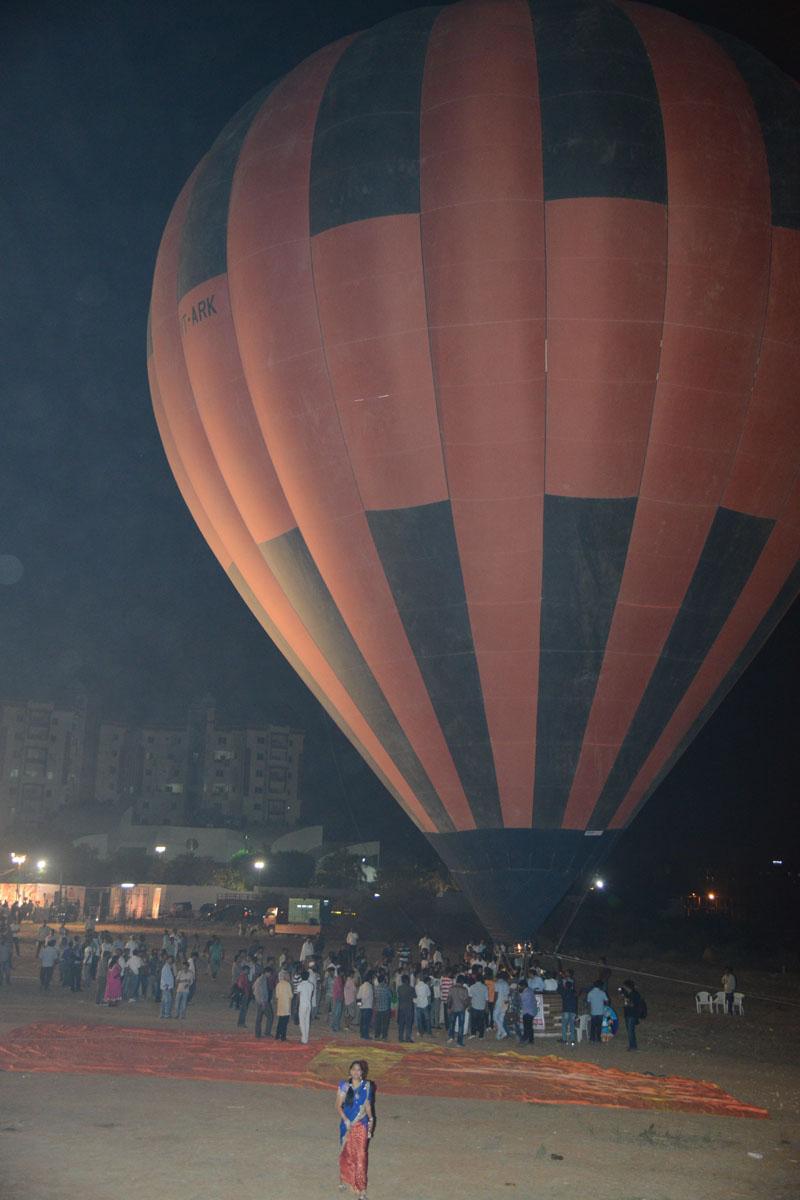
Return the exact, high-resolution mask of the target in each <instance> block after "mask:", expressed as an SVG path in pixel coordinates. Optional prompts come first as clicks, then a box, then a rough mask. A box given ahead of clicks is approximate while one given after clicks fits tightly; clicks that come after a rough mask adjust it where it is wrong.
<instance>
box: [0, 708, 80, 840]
mask: <svg viewBox="0 0 800 1200" xmlns="http://www.w3.org/2000/svg"><path fill="white" fill-rule="evenodd" d="M85 742H86V705H85V702H83V701H81V702H79V703H77V704H76V705H74V706H72V707H60V706H58V705H56V704H52V703H47V702H37V701H34V700H21V701H16V702H11V703H6V704H0V822H2V824H4V825H12V824H13V823H14V822H15V821H16V820H23V821H28V820H33V821H36V820H41V819H42V818H45V817H47V816H49V815H50V814H52V813H55V812H57V811H58V810H59V809H60V808H64V807H65V806H67V805H70V804H75V803H76V802H77V800H78V799H79V797H80V794H81V782H82V778H83V772H84V767H85V762H84V756H85Z"/></svg>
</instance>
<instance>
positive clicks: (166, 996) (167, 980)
mask: <svg viewBox="0 0 800 1200" xmlns="http://www.w3.org/2000/svg"><path fill="white" fill-rule="evenodd" d="M174 963H175V959H174V958H173V957H172V955H170V957H169V958H168V959H167V961H166V962H165V963H164V965H163V967H162V968H161V1012H160V1013H159V1016H160V1017H161V1018H162V1019H164V1020H168V1019H169V1017H171V1016H172V997H173V995H174V993H175V971H174Z"/></svg>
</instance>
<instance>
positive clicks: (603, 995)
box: [586, 979, 608, 1042]
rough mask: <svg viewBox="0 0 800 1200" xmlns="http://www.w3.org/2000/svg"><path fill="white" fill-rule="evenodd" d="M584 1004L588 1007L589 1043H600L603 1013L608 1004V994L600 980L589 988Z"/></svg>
mask: <svg viewBox="0 0 800 1200" xmlns="http://www.w3.org/2000/svg"><path fill="white" fill-rule="evenodd" d="M586 1003H587V1004H588V1006H589V1041H590V1042H600V1041H601V1040H602V1039H601V1031H602V1028H603V1013H604V1012H605V1007H606V1005H607V1004H608V994H607V992H606V989H605V987H604V986H603V981H602V979H598V980H596V981H595V983H594V984H593V985H592V986H591V987H590V988H589V991H588V993H587V995H586Z"/></svg>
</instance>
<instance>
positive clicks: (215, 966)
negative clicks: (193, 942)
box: [208, 934, 225, 979]
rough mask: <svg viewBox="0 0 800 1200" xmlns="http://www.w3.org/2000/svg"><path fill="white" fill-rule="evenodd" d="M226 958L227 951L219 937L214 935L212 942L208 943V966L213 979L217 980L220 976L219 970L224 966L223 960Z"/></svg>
mask: <svg viewBox="0 0 800 1200" xmlns="http://www.w3.org/2000/svg"><path fill="white" fill-rule="evenodd" d="M224 957H225V950H224V949H223V946H222V942H221V941H220V940H219V937H218V936H217V935H216V934H214V936H213V937H212V939H211V941H210V942H209V943H208V965H209V967H210V969H211V978H212V979H216V978H217V975H219V969H220V967H221V966H222V960H223V959H224Z"/></svg>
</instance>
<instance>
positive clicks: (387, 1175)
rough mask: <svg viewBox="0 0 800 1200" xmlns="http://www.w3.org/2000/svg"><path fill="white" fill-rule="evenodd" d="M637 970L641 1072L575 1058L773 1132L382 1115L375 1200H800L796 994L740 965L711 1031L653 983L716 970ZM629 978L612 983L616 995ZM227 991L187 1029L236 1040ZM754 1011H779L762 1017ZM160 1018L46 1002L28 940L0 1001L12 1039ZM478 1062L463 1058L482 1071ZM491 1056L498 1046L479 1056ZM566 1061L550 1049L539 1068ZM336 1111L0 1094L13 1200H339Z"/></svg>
mask: <svg viewBox="0 0 800 1200" xmlns="http://www.w3.org/2000/svg"><path fill="white" fill-rule="evenodd" d="M29 928H30V927H27V926H26V931H27V930H29ZM157 932H158V931H154V933H153V935H152V936H153V937H155V936H156V934H157ZM237 944H238V939H236V938H235V937H230V936H229V937H228V938H227V939H226V950H227V951H228V954H229V955H230V952H231V951H232V950H233V949H234V948H235V947H236V945H237ZM279 945H280V941H279V940H277V939H276V947H277V946H279ZM624 966H625V967H626V968H627V970H626V973H628V971H630V972H631V973H633V974H634V976H635V977H637V978H638V979H639V981H640V987H641V990H642V991H643V992H644V994H645V995H646V997H647V1002H648V1008H649V1017H648V1020H647V1021H646V1022H645V1023H643V1025H642V1026H641V1027H640V1043H641V1049H640V1050H639V1052H638V1054H637V1055H630V1054H628V1053H627V1052H626V1050H625V1043H624V1038H620V1037H618V1038H617V1039H616V1040H615V1041H614V1042H612V1043H610V1044H609V1045H606V1046H601V1047H594V1046H590V1045H589V1044H588V1043H587V1042H585V1041H584V1042H583V1043H582V1044H581V1046H580V1047H577V1048H576V1049H575V1050H573V1051H569V1053H571V1054H574V1055H576V1056H578V1057H579V1058H582V1059H585V1060H587V1061H596V1062H600V1063H602V1064H606V1065H609V1066H615V1067H618V1068H621V1069H625V1070H630V1069H633V1067H634V1066H635V1068H636V1069H637V1070H639V1071H646V1072H652V1073H653V1074H659V1075H660V1074H665V1075H685V1076H689V1077H691V1078H695V1079H698V1078H699V1079H705V1080H710V1081H713V1082H715V1083H718V1084H720V1085H721V1086H722V1087H723V1088H725V1089H726V1090H728V1091H730V1092H732V1093H733V1094H734V1095H735V1096H737V1097H738V1098H740V1099H742V1100H746V1101H749V1102H751V1103H754V1104H758V1105H762V1106H764V1107H767V1108H768V1109H769V1110H770V1118H769V1120H761V1121H759V1120H745V1119H734V1118H724V1117H707V1116H690V1115H687V1114H681V1113H672V1112H664V1113H660V1112H655V1111H645V1112H637V1111H631V1110H615V1109H602V1108H573V1107H561V1106H558V1107H557V1106H551V1105H526V1104H518V1103H510V1102H505V1103H485V1102H481V1101H480V1100H475V1101H465V1100H450V1099H438V1098H437V1099H431V1098H427V1097H420V1098H418V1099H417V1098H411V1097H407V1096H386V1097H383V1098H382V1099H381V1100H380V1103H379V1108H378V1125H377V1129H376V1134H375V1140H374V1143H373V1148H372V1152H371V1156H370V1188H369V1191H370V1197H371V1198H372V1200H381V1198H382V1197H386V1198H388V1197H392V1198H393V1200H396V1198H398V1197H399V1198H402V1200H445V1197H448V1198H449V1197H451V1196H454V1195H456V1196H460V1195H464V1194H467V1193H468V1194H469V1195H470V1196H473V1195H476V1196H482V1195H486V1194H489V1193H491V1194H492V1195H495V1194H501V1195H508V1196H515V1197H518V1200H533V1197H537V1198H539V1197H541V1196H542V1195H546V1196H548V1197H561V1196H563V1197H565V1198H566V1197H567V1196H571V1197H574V1196H588V1197H591V1200H736V1198H739V1197H742V1198H744V1197H748V1198H749V1197H753V1198H755V1197H759V1200H761V1198H763V1197H764V1196H768V1197H769V1200H797V1198H798V1196H800V1067H799V1066H798V1064H799V1063H800V1029H799V1028H798V1020H797V1016H798V1006H800V996H798V981H797V980H796V979H794V978H792V977H786V976H780V977H779V976H769V975H766V974H759V973H757V972H756V971H751V970H749V969H747V968H746V966H745V965H743V964H738V967H739V972H738V973H739V978H740V980H741V986H742V990H743V991H745V993H746V994H747V996H748V999H746V1001H745V1008H746V1015H745V1016H744V1017H741V1018H739V1017H731V1018H726V1017H722V1016H714V1017H711V1016H708V1015H707V1014H703V1015H701V1016H698V1015H697V1014H696V1012H695V1007H694V1000H693V992H694V988H693V987H692V986H689V985H683V984H676V983H669V982H663V981H657V980H652V979H648V978H647V977H646V976H645V975H644V974H642V973H641V972H644V971H652V972H653V973H655V974H663V975H670V976H674V977H680V978H681V979H685V980H692V981H696V982H697V983H698V984H706V985H707V986H709V987H711V986H712V985H713V986H714V987H715V988H716V981H717V978H718V976H719V975H720V974H721V971H720V970H718V969H717V968H709V967H705V966H703V965H702V964H697V963H688V962H687V963H675V962H673V961H670V963H669V965H668V966H667V965H666V964H664V963H660V964H659V963H651V962H648V963H632V962H626V963H625V964H624ZM637 972H639V974H638V976H637ZM576 975H577V978H578V982H579V984H582V983H584V982H589V981H590V978H591V975H592V972H591V969H590V968H589V967H585V968H578V969H577V970H576ZM623 977H624V975H623V974H621V973H620V974H619V978H616V973H615V977H613V978H612V980H611V986H612V988H613V987H614V986H615V985H616V983H618V982H619V979H621V978H623ZM228 985H229V974H228V972H227V971H226V970H225V968H224V967H223V972H222V974H221V976H220V977H219V979H217V980H216V981H215V982H212V981H211V980H210V979H209V978H208V977H205V976H201V979H200V987H199V989H198V993H197V995H196V996H195V999H194V1001H193V1002H192V1005H191V1007H190V1010H189V1019H188V1022H187V1024H189V1025H190V1026H191V1027H194V1028H197V1029H204V1030H205V1029H207V1030H229V1031H230V1032H232V1033H236V1029H235V1014H234V1013H233V1012H231V1011H229V1010H228V1008H227V1006H226V1004H225V995H226V993H227V989H228ZM755 994H761V995H763V996H765V997H774V1000H755V999H752V998H751V997H752V996H754V995H755ZM778 999H785V1000H788V1001H790V1002H793V1004H794V1006H793V1007H790V1006H788V1005H787V1006H782V1005H780V1004H778V1003H777V1002H776V1001H777V1000H778ZM157 1011H158V1010H157V1006H156V1005H155V1004H153V1003H152V1002H146V1003H137V1004H125V1005H122V1006H120V1007H119V1008H117V1009H106V1008H102V1007H97V1006H96V1005H95V1004H94V1003H93V997H91V996H89V995H86V994H84V993H80V994H77V995H73V994H72V993H70V992H68V991H65V990H62V989H61V987H59V986H58V985H57V982H55V981H54V986H53V990H52V991H51V992H50V993H49V994H42V993H41V992H40V991H39V989H38V982H37V977H36V964H35V960H34V957H33V944H32V943H31V941H30V940H26V941H25V942H24V943H23V954H22V958H21V959H20V960H19V966H18V969H17V970H16V971H15V975H14V981H13V983H12V986H11V988H5V987H3V988H0V1036H2V1035H3V1034H4V1033H5V1032H7V1031H8V1030H10V1029H12V1028H14V1027H16V1026H18V1025H23V1024H27V1023H29V1022H31V1021H37V1020H67V1021H87V1022H100V1023H106V1022H107V1023H111V1024H122V1025H147V1026H152V1025H155V1024H156V1022H157V1020H158V1017H157ZM248 1023H249V1029H247V1030H246V1031H242V1032H241V1033H238V1034H237V1036H240V1037H245V1038H252V1035H253V1030H252V1026H253V1018H252V1013H251V1014H250V1016H249V1022H248ZM293 1035H294V1036H297V1031H296V1029H291V1031H290V1037H291V1036H293ZM438 1036H439V1037H441V1035H438ZM395 1037H396V1034H395V1030H394V1028H392V1030H391V1032H390V1038H391V1039H394V1038H395ZM315 1038H316V1039H318V1040H320V1041H322V1040H331V1038H332V1035H331V1034H330V1031H329V1030H328V1029H327V1026H326V1025H325V1024H324V1022H323V1021H318V1022H317V1023H316V1024H315V1025H314V1026H312V1039H315ZM341 1041H342V1064H343V1068H344V1067H346V1064H347V1062H348V1061H349V1057H350V1056H351V1054H352V1053H353V1052H354V1049H355V1047H356V1046H357V1047H358V1049H359V1053H364V1052H366V1056H367V1057H369V1051H368V1047H365V1046H364V1043H362V1042H359V1041H358V1040H357V1039H356V1038H354V1037H353V1036H352V1035H351V1034H346V1035H345V1034H343V1035H341ZM476 1044H477V1043H468V1044H467V1047H466V1048H465V1050H463V1051H457V1050H454V1051H453V1053H467V1054H469V1053H470V1052H471V1048H472V1047H473V1046H475V1045H476ZM493 1045H494V1043H493V1041H492V1040H491V1039H490V1040H489V1041H488V1042H487V1043H484V1044H483V1045H481V1050H482V1051H485V1050H487V1049H491V1048H492V1047H493ZM351 1046H352V1047H353V1050H351V1049H350V1047H351ZM254 1049H255V1043H254ZM559 1049H560V1047H558V1046H557V1044H556V1043H555V1042H554V1041H550V1040H541V1041H538V1042H537V1043H536V1044H535V1046H534V1047H533V1050H532V1053H533V1054H536V1055H540V1054H552V1053H558V1051H559ZM632 1060H634V1061H632ZM332 1106H333V1097H332V1096H331V1097H328V1096H326V1095H325V1094H324V1093H321V1092H313V1091H301V1090H298V1089H294V1088H288V1087H264V1086H256V1085H253V1084H235V1083H210V1082H188V1081H181V1080H170V1079H149V1078H142V1077H137V1076H131V1077H127V1078H126V1076H125V1068H124V1063H122V1064H121V1066H120V1075H119V1077H117V1078H108V1077H100V1076H82V1075H49V1074H30V1075H27V1074H25V1075H23V1074H10V1073H9V1074H0V1198H2V1200H6V1198H7V1197H8V1198H11V1197H13V1200H73V1197H75V1196H80V1197H81V1200H115V1198H116V1197H117V1196H119V1195H128V1194H136V1195H148V1196H158V1197H159V1200H241V1198H242V1197H243V1196H249V1195H255V1194H261V1195H263V1196H264V1197H267V1198H268V1200H290V1198H294V1197H297V1196H301V1197H302V1200H318V1198H319V1200H322V1198H323V1197H328V1196H331V1197H333V1196H334V1195H337V1194H338V1193H337V1191H336V1181H337V1176H336V1150H337V1148H336V1122H335V1117H334V1115H333V1107H332ZM754 1155H758V1156H759V1157H753V1156H754Z"/></svg>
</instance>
